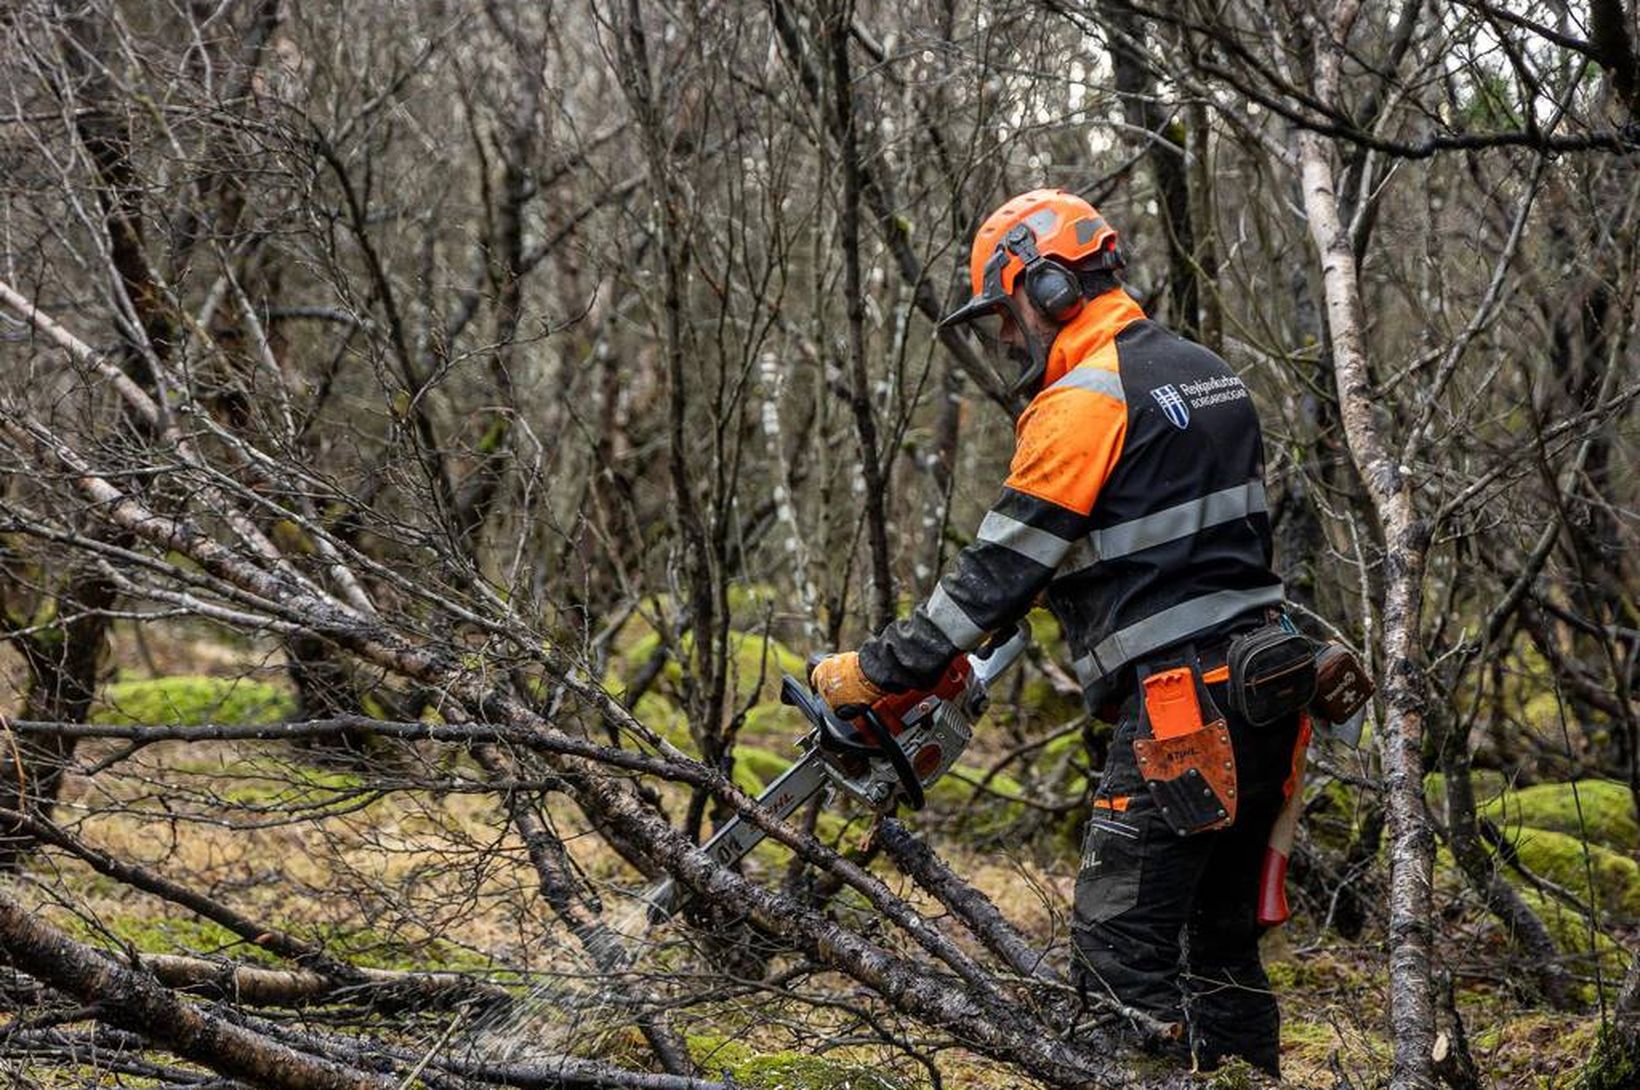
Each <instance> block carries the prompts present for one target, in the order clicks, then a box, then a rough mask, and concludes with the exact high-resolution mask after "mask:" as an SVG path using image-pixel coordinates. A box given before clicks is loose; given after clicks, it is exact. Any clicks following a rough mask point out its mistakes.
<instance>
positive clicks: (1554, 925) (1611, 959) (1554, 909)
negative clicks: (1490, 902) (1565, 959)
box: [1520, 889, 1628, 1003]
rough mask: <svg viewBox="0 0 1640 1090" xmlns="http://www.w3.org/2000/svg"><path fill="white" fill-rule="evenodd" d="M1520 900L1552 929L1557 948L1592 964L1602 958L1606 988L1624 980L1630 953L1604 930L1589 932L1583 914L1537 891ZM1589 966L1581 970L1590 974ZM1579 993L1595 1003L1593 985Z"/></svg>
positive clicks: (1528, 891)
mask: <svg viewBox="0 0 1640 1090" xmlns="http://www.w3.org/2000/svg"><path fill="white" fill-rule="evenodd" d="M1520 896H1521V899H1522V900H1524V901H1525V902H1526V904H1527V906H1528V907H1530V908H1531V910H1532V911H1533V912H1535V913H1536V914H1537V917H1538V919H1540V920H1542V921H1543V925H1544V926H1545V927H1547V928H1548V929H1549V934H1550V935H1551V936H1552V937H1553V938H1554V940H1555V945H1556V946H1558V947H1559V948H1560V949H1562V950H1564V951H1567V952H1568V953H1570V954H1572V955H1574V956H1575V957H1579V958H1582V959H1584V961H1585V962H1587V963H1592V959H1593V958H1594V956H1596V955H1597V954H1598V956H1599V958H1600V968H1601V972H1602V973H1604V974H1605V977H1606V981H1607V987H1615V985H1616V982H1617V981H1618V980H1620V979H1622V974H1623V971H1624V970H1625V969H1626V968H1627V967H1628V954H1627V953H1626V952H1625V951H1624V949H1623V947H1622V946H1620V945H1619V944H1618V943H1617V942H1616V941H1615V940H1613V939H1612V938H1611V937H1610V936H1609V935H1607V934H1605V933H1604V932H1601V931H1595V932H1594V933H1593V935H1592V938H1591V935H1590V932H1589V921H1588V919H1587V918H1586V917H1584V916H1583V914H1582V913H1580V912H1574V911H1572V910H1571V909H1569V908H1567V907H1566V906H1565V905H1563V904H1561V903H1560V902H1559V901H1557V900H1552V899H1550V898H1548V897H1545V896H1544V895H1543V894H1541V893H1539V892H1538V891H1537V890H1535V889H1523V890H1521V891H1520ZM1588 968H1589V965H1588V964H1585V965H1584V966H1583V967H1582V969H1583V971H1585V972H1587V971H1588ZM1578 991H1579V992H1580V993H1581V998H1582V999H1583V1000H1585V1001H1586V1002H1590V1003H1592V1002H1594V1000H1595V998H1596V996H1595V994H1594V985H1593V984H1588V985H1585V986H1583V987H1580V988H1579V989H1578Z"/></svg>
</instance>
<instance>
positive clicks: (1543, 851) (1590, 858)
mask: <svg viewBox="0 0 1640 1090" xmlns="http://www.w3.org/2000/svg"><path fill="white" fill-rule="evenodd" d="M1513 842H1514V845H1515V850H1516V851H1517V852H1519V853H1520V858H1521V862H1523V863H1524V864H1526V867H1527V869H1528V870H1530V871H1532V872H1533V873H1534V874H1538V875H1541V876H1542V877H1544V878H1547V879H1549V880H1550V881H1551V882H1554V883H1555V884H1556V885H1559V886H1562V887H1564V888H1566V889H1569V890H1571V891H1572V892H1573V893H1574V894H1576V895H1577V896H1578V897H1580V898H1583V899H1585V900H1586V899H1588V898H1589V896H1590V889H1589V877H1590V872H1591V871H1592V873H1593V878H1594V890H1593V894H1594V903H1595V904H1596V905H1598V906H1599V907H1600V909H1601V910H1602V911H1603V912H1609V913H1613V914H1615V915H1617V916H1619V917H1621V918H1623V919H1637V918H1640V863H1636V862H1635V861H1634V860H1632V859H1630V858H1628V857H1627V856H1625V855H1620V854H1619V853H1617V852H1614V851H1612V850H1611V849H1610V848H1603V847H1601V846H1600V845H1598V844H1589V845H1585V844H1583V843H1582V842H1581V841H1579V840H1578V839H1577V837H1575V836H1568V835H1567V834H1565V833H1556V832H1551V831H1549V830H1547V829H1521V830H1518V834H1517V836H1516V837H1515V838H1514V841H1513ZM1585 849H1586V850H1587V861H1585Z"/></svg>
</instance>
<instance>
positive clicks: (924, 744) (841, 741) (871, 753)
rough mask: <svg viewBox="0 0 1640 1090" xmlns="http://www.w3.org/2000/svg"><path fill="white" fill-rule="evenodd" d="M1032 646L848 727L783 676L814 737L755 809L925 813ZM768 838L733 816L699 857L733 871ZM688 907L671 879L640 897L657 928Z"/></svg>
mask: <svg viewBox="0 0 1640 1090" xmlns="http://www.w3.org/2000/svg"><path fill="white" fill-rule="evenodd" d="M1030 640H1031V630H1030V627H1029V626H1028V625H1027V624H1026V623H1025V622H1024V621H1020V622H1019V624H1018V625H1017V626H1016V627H1014V628H1013V629H1011V630H1009V631H1007V632H1004V633H1000V634H999V635H998V636H996V637H993V638H992V639H991V640H990V641H989V642H987V643H986V644H985V645H984V646H983V647H982V648H980V649H979V650H977V651H973V652H969V653H967V654H962V655H958V656H957V657H956V658H955V659H953V660H952V661H951V665H950V666H948V667H946V669H945V673H944V674H942V675H941V676H940V679H939V681H938V682H936V683H935V685H934V687H933V688H932V689H928V690H923V691H911V692H905V693H890V694H889V695H887V696H885V697H882V698H881V699H879V700H878V701H877V702H876V703H874V704H872V705H871V706H870V707H869V708H867V709H865V711H864V712H863V713H862V714H860V715H859V716H857V717H856V718H854V719H853V720H849V721H845V720H843V719H842V718H840V717H839V716H838V714H837V713H836V712H834V711H833V710H832V709H831V707H830V706H829V705H828V704H827V703H826V702H825V701H824V700H823V699H821V698H820V697H819V696H818V695H816V694H815V693H814V692H813V691H811V690H810V689H809V687H808V686H807V685H805V684H804V683H803V682H801V681H799V680H798V679H797V678H794V677H792V676H791V675H790V674H784V675H782V677H781V680H780V701H781V703H783V704H787V705H790V706H792V707H795V708H797V709H798V710H799V711H800V712H802V713H803V717H804V718H805V719H807V720H808V722H809V727H810V730H809V733H808V734H806V735H804V736H803V737H802V738H801V739H799V740H798V743H797V745H798V748H799V749H800V750H802V751H803V756H801V757H799V758H798V759H797V761H796V762H795V763H793V764H792V766H791V767H790V768H788V769H787V770H786V771H785V772H783V773H781V774H780V776H779V777H777V778H776V779H775V781H774V782H773V783H771V784H769V786H768V789H767V790H765V791H764V792H763V794H762V795H760V796H758V800H757V802H758V805H759V806H761V807H762V808H763V809H764V810H766V811H768V812H769V813H770V814H772V815H773V816H774V817H775V818H777V819H779V820H781V821H784V820H785V819H786V818H788V817H790V816H791V815H792V813H794V812H795V811H796V810H797V809H798V808H799V807H801V806H802V805H803V804H804V803H806V802H808V801H809V800H810V799H812V798H814V797H815V795H817V794H819V793H820V792H822V791H824V792H826V798H827V803H828V804H830V803H831V802H834V801H835V800H836V799H837V798H838V796H843V797H847V798H851V799H853V800H855V801H856V802H859V803H860V804H862V805H863V806H865V807H866V808H868V809H870V810H872V811H874V812H876V813H878V814H891V813H893V812H894V810H895V809H896V808H898V807H899V806H900V805H901V804H902V803H903V804H904V805H906V806H907V807H909V808H910V809H912V810H920V809H922V807H923V804H924V802H925V801H926V799H927V789H928V788H929V787H930V786H932V785H933V783H934V782H935V781H936V780H938V779H939V778H940V777H941V776H943V775H945V774H946V773H947V772H949V771H950V770H951V769H952V767H953V766H954V765H955V764H956V763H957V759H958V758H959V757H961V756H962V753H963V751H964V750H965V749H967V748H968V742H969V740H970V739H971V738H972V737H973V734H974V723H975V722H977V721H978V720H979V717H980V716H982V715H984V714H985V709H986V706H987V704H988V703H989V700H990V688H991V685H992V684H993V683H994V682H995V681H996V679H997V678H998V677H999V676H1000V675H1001V674H1002V673H1003V672H1004V671H1006V670H1007V669H1008V668H1009V667H1010V666H1012V665H1013V664H1014V663H1015V662H1017V661H1018V659H1019V656H1020V655H1021V654H1022V653H1023V652H1024V650H1025V648H1026V646H1027V645H1028V644H1029V643H1030ZM763 837H764V833H763V830H762V829H759V828H758V827H757V826H756V825H754V824H752V823H751V822H749V821H747V820H746V819H745V818H744V817H742V816H740V815H738V814H737V815H735V816H734V817H733V818H731V819H729V821H728V822H726V823H725V824H724V826H723V827H722V828H721V829H719V830H718V831H717V833H716V834H715V835H713V837H712V838H711V839H710V840H708V841H707V842H706V843H705V844H703V845H702V846H701V848H702V850H703V851H705V852H706V853H707V854H708V855H710V856H711V857H712V858H713V859H715V860H717V861H718V862H719V863H722V864H723V865H724V866H733V865H734V864H735V863H738V862H739V861H740V860H742V859H744V858H745V857H746V855H747V853H748V852H750V851H751V850H752V849H753V848H755V847H757V845H758V844H759V843H760V842H761V841H762V840H763ZM682 899H683V898H682V891H681V890H679V888H678V886H677V884H676V883H675V881H674V880H673V879H671V878H668V879H666V880H664V881H662V882H659V883H657V884H656V885H654V886H651V887H650V889H649V891H648V892H647V893H645V894H644V900H646V901H648V902H649V906H650V909H649V918H650V920H651V922H655V921H659V920H662V919H665V918H667V917H669V916H671V915H672V913H673V912H675V911H676V910H677V907H678V905H679V903H680V902H681V901H682Z"/></svg>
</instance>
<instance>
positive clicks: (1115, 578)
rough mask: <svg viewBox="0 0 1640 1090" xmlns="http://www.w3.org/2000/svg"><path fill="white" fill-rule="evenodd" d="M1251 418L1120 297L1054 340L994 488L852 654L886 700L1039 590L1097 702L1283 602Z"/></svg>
mask: <svg viewBox="0 0 1640 1090" xmlns="http://www.w3.org/2000/svg"><path fill="white" fill-rule="evenodd" d="M1270 554H1271V549H1270V519H1269V513H1268V511H1267V509H1266V506H1265V498H1264V452H1263V440H1262V437H1261V434H1260V431H1259V423H1258V414H1257V412H1256V411H1255V410H1254V408H1253V403H1252V400H1251V398H1250V396H1249V395H1248V391H1247V388H1246V386H1244V385H1243V384H1242V381H1241V379H1240V378H1238V377H1237V376H1236V374H1235V372H1234V371H1232V370H1230V367H1229V365H1228V364H1226V363H1225V362H1224V361H1223V360H1222V359H1220V358H1219V357H1218V356H1216V355H1215V354H1213V353H1212V352H1210V351H1208V350H1207V349H1206V348H1203V347H1202V346H1201V345H1198V344H1195V343H1194V342H1191V341H1188V340H1186V339H1184V338H1182V337H1179V336H1176V335H1175V334H1173V333H1171V332H1169V331H1168V330H1166V329H1164V328H1163V327H1161V326H1159V325H1157V324H1156V323H1154V322H1152V321H1149V320H1148V319H1146V318H1145V316H1144V312H1143V311H1142V310H1140V309H1139V305H1138V304H1137V303H1135V302H1134V301H1133V300H1132V298H1130V297H1129V296H1128V295H1127V293H1126V292H1124V291H1122V290H1120V289H1117V290H1115V291H1111V292H1107V293H1106V294H1104V295H1101V296H1099V297H1098V298H1097V299H1094V300H1091V301H1090V302H1089V303H1088V305H1087V306H1085V307H1084V308H1083V311H1082V313H1081V314H1079V315H1078V316H1077V317H1076V318H1075V319H1074V320H1073V321H1072V322H1071V323H1070V324H1068V325H1067V326H1065V327H1064V328H1063V329H1061V330H1060V332H1059V335H1058V336H1057V337H1056V338H1055V339H1054V343H1053V347H1052V350H1051V352H1050V354H1049V362H1048V370H1047V374H1046V376H1045V378H1044V386H1043V389H1042V391H1041V392H1040V393H1038V394H1037V395H1036V397H1035V398H1033V399H1032V401H1031V403H1030V405H1028V406H1027V407H1026V409H1025V411H1024V413H1023V414H1021V416H1020V418H1019V422H1018V425H1017V429H1016V443H1015V450H1014V459H1013V463H1012V466H1011V468H1010V471H1009V475H1008V480H1007V482H1006V484H1005V485H1004V487H1003V489H1002V496H1001V498H1000V499H998V500H997V502H996V504H995V505H994V506H993V507H992V508H991V510H990V513H989V514H987V515H986V516H985V520H984V521H983V522H982V523H980V527H979V532H978V533H977V535H976V536H975V539H974V542H973V544H971V545H969V546H968V547H967V548H965V549H963V550H962V552H961V553H960V554H958V556H957V557H956V560H955V561H954V563H953V565H952V567H951V569H950V570H949V571H948V572H947V573H946V575H945V576H944V577H943V578H942V579H941V580H940V583H939V586H938V588H937V589H936V590H935V591H934V593H933V595H932V596H930V598H929V599H928V601H927V602H925V603H923V604H922V605H920V606H918V607H917V609H916V611H915V612H914V613H912V615H911V616H910V617H907V618H905V619H903V620H900V621H896V622H895V623H893V624H891V625H889V626H888V627H887V628H885V629H884V630H883V631H882V632H881V633H879V634H878V635H877V636H876V637H875V638H874V639H872V640H869V641H867V643H866V644H865V645H864V646H863V647H862V648H861V650H860V662H861V666H862V668H863V669H864V671H865V673H866V676H867V677H869V678H870V679H871V680H872V681H874V682H875V683H877V684H878V685H879V686H881V687H883V688H885V689H889V690H891V691H896V692H899V691H904V690H905V689H922V688H927V687H928V686H929V685H931V684H932V683H933V682H934V681H935V679H937V678H938V677H939V675H940V673H941V672H942V671H943V670H944V668H945V667H946V665H947V664H949V662H950V661H951V659H952V658H953V657H954V656H955V655H956V654H957V653H958V652H961V651H968V650H972V649H973V648H975V647H977V646H978V645H979V644H980V642H981V641H983V640H984V638H985V636H986V634H987V633H990V632H994V631H997V630H999V629H1002V628H1004V627H1007V626H1008V625H1011V624H1012V623H1013V622H1014V621H1016V620H1017V619H1018V618H1020V617H1021V616H1023V615H1024V614H1025V612H1026V611H1027V610H1029V609H1030V607H1031V604H1032V602H1033V601H1034V600H1035V599H1036V597H1037V595H1038V594H1040V593H1041V592H1042V591H1044V590H1046V591H1047V605H1048V607H1049V608H1050V609H1051V610H1052V611H1053V613H1054V615H1055V616H1056V617H1057V618H1058V619H1059V621H1060V624H1061V627H1062V628H1063V630H1064V633H1065V637H1066V640H1067V642H1068V643H1069V644H1070V650H1071V654H1072V655H1073V656H1074V667H1075V671H1076V676H1077V679H1078V681H1080V682H1081V684H1082V686H1083V695H1084V697H1085V699H1086V701H1087V703H1088V706H1089V708H1090V709H1093V710H1098V709H1099V708H1100V707H1101V706H1102V705H1104V704H1106V703H1107V702H1108V701H1109V700H1111V699H1112V698H1113V697H1119V696H1120V695H1122V691H1123V690H1124V689H1125V688H1126V687H1127V686H1129V685H1130V684H1131V682H1132V676H1133V667H1134V666H1135V665H1136V664H1137V663H1139V662H1142V661H1143V660H1144V659H1145V658H1146V657H1147V656H1150V655H1153V654H1155V653H1157V652H1160V651H1163V650H1164V649H1167V648H1170V647H1175V646H1177V645H1179V644H1182V643H1186V642H1194V643H1196V644H1197V646H1198V647H1201V646H1205V645H1206V644H1208V643H1211V642H1212V641H1214V640H1215V639H1219V638H1221V637H1223V636H1225V635H1228V634H1229V633H1230V632H1232V631H1235V630H1237V629H1240V628H1244V627H1248V626H1250V625H1251V624H1254V623H1257V622H1258V621H1260V620H1261V619H1262V617H1263V615H1264V614H1265V613H1266V612H1267V611H1268V610H1269V609H1271V608H1272V607H1279V606H1280V605H1281V602H1282V588H1281V580H1280V579H1279V578H1277V577H1276V575H1275V573H1274V572H1273V571H1271V570H1270V559H1271V556H1270Z"/></svg>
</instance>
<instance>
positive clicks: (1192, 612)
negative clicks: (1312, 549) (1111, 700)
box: [1072, 583, 1284, 689]
mask: <svg viewBox="0 0 1640 1090" xmlns="http://www.w3.org/2000/svg"><path fill="white" fill-rule="evenodd" d="M1283 600H1284V599H1283V596H1282V587H1281V584H1280V583H1277V584H1275V585H1274V586H1269V587H1257V588H1255V589H1253V590H1221V591H1216V592H1214V593H1212V594H1204V595H1202V596H1201V597H1199V598H1189V599H1186V600H1185V601H1183V602H1180V603H1179V604H1178V605H1176V606H1170V607H1168V608H1167V609H1164V610H1162V611H1161V612H1159V613H1152V614H1151V615H1150V616H1148V617H1146V618H1145V619H1144V620H1142V621H1136V622H1134V623H1133V624H1130V625H1128V626H1127V627H1126V628H1123V629H1121V630H1119V631H1116V632H1112V633H1111V634H1110V635H1108V636H1106V637H1105V638H1104V639H1102V640H1100V641H1099V644H1098V646H1097V647H1095V648H1094V649H1093V650H1092V651H1089V652H1088V653H1087V654H1085V655H1083V656H1082V657H1081V658H1079V659H1077V660H1076V662H1075V663H1073V664H1072V665H1073V667H1074V668H1075V670H1076V680H1077V681H1079V682H1081V684H1082V687H1083V688H1084V689H1086V688H1088V687H1089V686H1091V685H1096V684H1097V683H1099V682H1101V681H1103V680H1104V679H1105V678H1107V677H1109V676H1110V675H1111V674H1114V673H1115V672H1116V671H1118V670H1120V669H1121V668H1122V667H1124V666H1126V665H1128V664H1129V663H1131V662H1134V661H1137V660H1138V659H1141V658H1143V657H1144V656H1146V655H1148V654H1150V653H1151V652H1152V651H1159V650H1161V649H1162V648H1164V647H1168V646H1171V645H1173V644H1176V643H1182V642H1183V641H1185V640H1188V639H1189V638H1190V637H1191V636H1194V635H1195V634H1196V633H1198V632H1205V631H1208V630H1209V629H1213V628H1216V627H1218V626H1219V625H1222V624H1224V623H1226V622H1228V621H1233V620H1235V619H1236V618H1237V617H1240V616H1242V615H1243V614H1245V613H1249V612H1251V611H1252V610H1255V609H1260V608H1264V607H1268V606H1279V605H1281V604H1282V602H1283Z"/></svg>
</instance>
